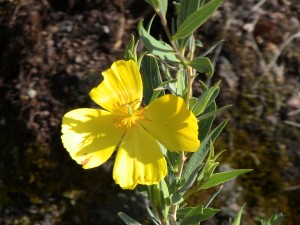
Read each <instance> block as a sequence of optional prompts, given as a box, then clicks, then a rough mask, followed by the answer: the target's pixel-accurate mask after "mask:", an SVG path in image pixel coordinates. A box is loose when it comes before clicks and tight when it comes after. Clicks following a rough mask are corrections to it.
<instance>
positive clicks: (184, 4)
mask: <svg viewBox="0 0 300 225" xmlns="http://www.w3.org/2000/svg"><path fill="white" fill-rule="evenodd" d="M200 2H201V0H181V1H180V4H179V6H178V9H177V10H178V16H177V27H180V25H181V24H182V23H183V22H184V21H185V20H186V18H187V17H188V16H189V15H191V14H192V13H193V12H195V11H196V10H198V9H199V7H200Z"/></svg>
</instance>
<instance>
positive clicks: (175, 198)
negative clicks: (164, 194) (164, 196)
mask: <svg viewBox="0 0 300 225" xmlns="http://www.w3.org/2000/svg"><path fill="white" fill-rule="evenodd" d="M182 196H183V193H180V192H175V193H174V194H173V195H172V196H171V201H172V204H173V205H179V204H180V203H181V202H183V201H184V199H183V197H182Z"/></svg>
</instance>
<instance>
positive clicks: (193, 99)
mask: <svg viewBox="0 0 300 225" xmlns="http://www.w3.org/2000/svg"><path fill="white" fill-rule="evenodd" d="M197 102H198V98H195V97H191V98H190V100H189V108H190V110H191V111H192V110H193V108H194V106H195V105H196V104H197Z"/></svg>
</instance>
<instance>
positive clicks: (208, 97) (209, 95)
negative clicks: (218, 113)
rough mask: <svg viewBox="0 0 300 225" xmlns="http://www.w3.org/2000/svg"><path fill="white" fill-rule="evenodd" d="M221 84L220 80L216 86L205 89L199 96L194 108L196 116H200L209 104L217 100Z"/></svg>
mask: <svg viewBox="0 0 300 225" xmlns="http://www.w3.org/2000/svg"><path fill="white" fill-rule="evenodd" d="M219 84H220V82H217V83H216V84H215V85H214V86H212V87H210V88H209V89H207V90H205V91H204V92H203V94H202V95H201V96H200V97H199V98H198V102H197V104H196V105H195V106H194V108H193V113H194V114H195V116H199V115H200V114H201V113H202V112H203V111H204V110H205V108H206V107H207V106H209V105H210V104H211V103H212V102H213V101H215V99H216V97H217V96H218V94H219V90H220V88H219Z"/></svg>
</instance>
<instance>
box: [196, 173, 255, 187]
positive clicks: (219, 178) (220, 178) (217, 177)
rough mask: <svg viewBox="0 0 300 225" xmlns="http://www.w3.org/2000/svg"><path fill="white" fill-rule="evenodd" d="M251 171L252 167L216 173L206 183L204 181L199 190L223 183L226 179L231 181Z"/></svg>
mask: <svg viewBox="0 0 300 225" xmlns="http://www.w3.org/2000/svg"><path fill="white" fill-rule="evenodd" d="M250 171H252V169H239V170H233V171H228V172H221V173H215V174H213V175H212V176H211V177H210V178H209V180H208V181H207V182H206V183H204V184H203V185H202V186H201V187H200V188H199V190H204V189H208V188H211V187H214V186H216V185H219V184H223V183H224V182H226V181H229V180H231V179H233V178H236V177H237V176H239V175H241V174H244V173H248V172H250Z"/></svg>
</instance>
